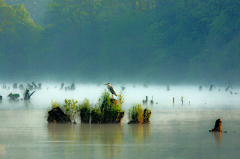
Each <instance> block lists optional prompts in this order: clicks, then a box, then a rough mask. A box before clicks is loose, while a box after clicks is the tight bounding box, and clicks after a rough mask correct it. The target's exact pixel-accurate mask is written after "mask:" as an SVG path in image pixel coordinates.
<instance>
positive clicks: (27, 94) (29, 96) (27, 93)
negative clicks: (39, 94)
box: [24, 89, 35, 100]
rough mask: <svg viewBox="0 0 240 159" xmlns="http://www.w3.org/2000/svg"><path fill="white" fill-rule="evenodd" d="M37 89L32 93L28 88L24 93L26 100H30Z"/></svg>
mask: <svg viewBox="0 0 240 159" xmlns="http://www.w3.org/2000/svg"><path fill="white" fill-rule="evenodd" d="M34 92H35V91H33V92H32V93H31V94H30V93H29V90H28V89H27V90H26V91H25V93H24V100H29V99H30V98H31V96H32V95H33V93H34Z"/></svg>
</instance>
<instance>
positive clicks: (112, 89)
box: [105, 83, 117, 98]
mask: <svg viewBox="0 0 240 159" xmlns="http://www.w3.org/2000/svg"><path fill="white" fill-rule="evenodd" d="M105 85H107V86H108V90H109V91H110V92H111V93H112V98H113V95H115V96H117V93H116V91H115V89H114V88H113V87H112V86H111V84H110V83H107V84H105Z"/></svg>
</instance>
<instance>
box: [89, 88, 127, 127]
mask: <svg viewBox="0 0 240 159" xmlns="http://www.w3.org/2000/svg"><path fill="white" fill-rule="evenodd" d="M120 94H122V93H120ZM118 102H119V101H118ZM123 102H124V98H123V95H122V96H121V103H120V104H119V103H116V101H115V100H113V99H111V96H110V93H109V91H104V92H103V93H102V96H101V98H99V102H98V104H97V105H95V107H94V108H92V110H91V122H92V123H115V122H120V120H121V118H122V117H123V115H124V112H123V111H122V109H121V105H122V103H123Z"/></svg>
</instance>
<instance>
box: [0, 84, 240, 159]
mask: <svg viewBox="0 0 240 159" xmlns="http://www.w3.org/2000/svg"><path fill="white" fill-rule="evenodd" d="M50 88H51V87H50ZM104 89H105V87H96V86H77V90H76V91H74V92H65V91H62V92H60V91H59V89H57V88H56V89H54V86H52V89H49V90H48V91H46V90H45V89H43V90H41V91H38V92H36V93H35V94H34V95H33V96H32V99H31V101H30V102H24V101H16V102H13V101H11V102H10V101H8V100H7V99H6V95H7V94H8V93H10V92H12V93H18V91H14V90H9V91H6V90H1V93H0V94H1V95H2V96H3V101H2V102H1V103H0V158H9V159H13V158H238V156H240V151H239V147H240V127H239V121H240V105H239V102H240V99H239V95H231V94H230V93H229V92H225V91H224V92H218V90H215V91H213V92H209V91H208V90H207V89H206V90H203V91H202V92H198V86H195V87H186V88H185V87H170V89H171V91H170V92H167V91H166V88H165V87H156V86H152V87H150V88H149V89H143V88H140V86H139V88H138V87H137V88H135V89H133V88H130V85H129V88H128V87H126V90H125V103H124V105H123V109H124V110H125V111H126V112H127V110H128V109H129V107H130V106H131V105H132V104H133V103H137V102H139V103H141V101H142V99H144V98H145V96H146V95H147V96H149V98H150V97H151V96H152V95H153V97H154V102H155V103H156V102H158V104H154V105H153V106H151V105H149V108H150V109H151V110H153V112H152V117H151V119H150V120H151V124H149V125H128V124H127V122H128V118H127V115H125V117H124V119H123V123H122V124H121V125H115V124H114V125H112V124H102V125H91V124H90V125H88V124H81V123H80V122H78V124H75V125H71V124H62V125H61V124H57V125H55V124H47V121H46V118H44V116H46V109H47V107H50V105H51V100H55V101H59V102H63V99H65V98H71V99H72V98H74V99H76V100H79V101H83V99H84V98H86V97H88V98H89V99H90V101H91V102H92V103H93V104H94V103H95V101H97V99H98V98H99V96H100V94H101V93H102V91H103V90H104ZM115 89H116V91H117V92H118V90H120V86H118V87H116V86H115ZM222 89H223V88H222ZM238 90H239V89H237V88H235V89H234V90H232V91H234V92H235V91H238ZM19 93H21V92H19ZM181 96H183V97H184V104H183V105H182V104H181V101H180V99H181ZM173 97H175V104H174V105H173V104H172V98H173ZM189 101H190V105H189ZM205 103H206V104H205ZM219 117H221V119H222V121H223V126H222V129H223V130H224V131H228V133H209V132H208V129H209V128H213V126H214V123H215V120H216V119H217V118H219ZM234 131H236V133H234Z"/></svg>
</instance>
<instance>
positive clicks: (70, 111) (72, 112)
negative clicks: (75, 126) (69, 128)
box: [62, 99, 80, 122]
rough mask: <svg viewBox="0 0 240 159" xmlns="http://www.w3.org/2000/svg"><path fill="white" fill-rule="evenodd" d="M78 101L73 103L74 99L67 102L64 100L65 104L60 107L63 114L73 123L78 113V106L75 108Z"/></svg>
mask: <svg viewBox="0 0 240 159" xmlns="http://www.w3.org/2000/svg"><path fill="white" fill-rule="evenodd" d="M77 103H78V101H74V99H72V100H70V99H69V100H67V99H65V104H64V105H63V107H62V110H63V112H65V114H66V115H67V116H68V117H70V119H71V120H72V121H73V122H76V121H75V118H76V115H77V113H78V112H79V111H80V109H79V106H77Z"/></svg>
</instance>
